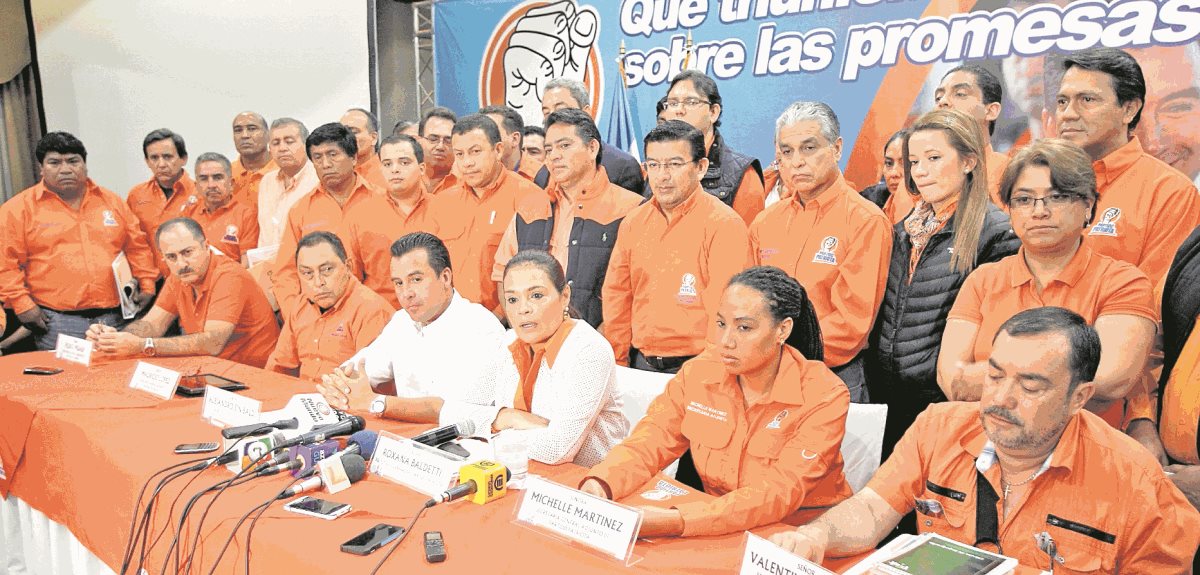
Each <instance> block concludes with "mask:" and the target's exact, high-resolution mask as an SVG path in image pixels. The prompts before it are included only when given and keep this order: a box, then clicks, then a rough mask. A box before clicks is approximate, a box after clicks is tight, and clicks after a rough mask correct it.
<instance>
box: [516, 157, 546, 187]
mask: <svg viewBox="0 0 1200 575" xmlns="http://www.w3.org/2000/svg"><path fill="white" fill-rule="evenodd" d="M541 169H542V163H541V162H539V161H537V160H535V159H533V156H530V155H529V154H521V161H520V162H518V163H517V173H518V174H521V175H522V176H524V177H525V179H526V180H529V181H533V178H535V177H536V176H537V173H538V171H539V170H541Z"/></svg>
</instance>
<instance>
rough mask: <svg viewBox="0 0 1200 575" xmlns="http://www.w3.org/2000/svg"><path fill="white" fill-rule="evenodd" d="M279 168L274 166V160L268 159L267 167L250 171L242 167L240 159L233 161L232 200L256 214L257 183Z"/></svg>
mask: <svg viewBox="0 0 1200 575" xmlns="http://www.w3.org/2000/svg"><path fill="white" fill-rule="evenodd" d="M278 169H279V166H277V165H275V160H273V159H268V160H267V165H265V166H263V167H261V168H259V169H257V170H254V171H250V170H247V169H246V168H245V166H243V165H242V160H241V158H238V159H236V160H234V161H233V165H232V171H233V199H234V200H236V201H238V202H241V203H242V204H243V205H246V206H252V207H253V208H254V210H255V213H258V183H259V182H261V181H262V179H263V176H265V175H266V174H267V172H270V171H271V170H278Z"/></svg>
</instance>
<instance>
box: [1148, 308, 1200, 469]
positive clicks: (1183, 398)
mask: <svg viewBox="0 0 1200 575" xmlns="http://www.w3.org/2000/svg"><path fill="white" fill-rule="evenodd" d="M1197 389H1200V329H1193V330H1192V333H1191V334H1190V335H1188V339H1187V342H1186V343H1184V344H1183V349H1182V350H1180V352H1179V358H1178V359H1177V360H1176V361H1175V367H1174V368H1173V369H1172V370H1171V375H1170V376H1168V377H1167V384H1166V386H1165V387H1164V388H1163V389H1162V390H1161V392H1162V394H1163V396H1162V417H1161V419H1160V423H1159V429H1158V432H1159V434H1160V435H1161V436H1162V442H1163V448H1165V449H1166V450H1167V454H1168V455H1170V456H1171V459H1174V460H1175V461H1178V462H1180V463H1186V464H1188V465H1200V453H1197V448H1196V439H1197V437H1198V436H1200V393H1196V390H1197Z"/></svg>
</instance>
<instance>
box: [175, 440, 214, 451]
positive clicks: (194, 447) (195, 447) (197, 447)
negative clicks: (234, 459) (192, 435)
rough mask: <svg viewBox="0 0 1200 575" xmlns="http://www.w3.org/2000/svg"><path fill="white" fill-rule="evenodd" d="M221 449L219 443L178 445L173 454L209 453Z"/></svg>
mask: <svg viewBox="0 0 1200 575" xmlns="http://www.w3.org/2000/svg"><path fill="white" fill-rule="evenodd" d="M219 447H221V445H220V444H219V443H216V442H212V441H208V442H205V443H180V444H179V445H176V446H175V453H211V452H213V451H216V450H217V448H219Z"/></svg>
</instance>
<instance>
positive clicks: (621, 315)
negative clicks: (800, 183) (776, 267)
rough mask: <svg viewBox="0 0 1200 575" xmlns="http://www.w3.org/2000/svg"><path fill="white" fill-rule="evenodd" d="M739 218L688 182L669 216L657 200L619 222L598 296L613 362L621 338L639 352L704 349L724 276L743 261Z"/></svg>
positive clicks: (623, 351) (744, 241) (624, 360)
mask: <svg viewBox="0 0 1200 575" xmlns="http://www.w3.org/2000/svg"><path fill="white" fill-rule="evenodd" d="M748 246H749V238H748V235H747V232H746V224H745V222H743V221H742V219H741V217H739V216H738V214H737V212H734V211H733V210H732V209H730V208H729V206H726V205H725V204H724V203H722V202H721V200H719V199H717V198H716V197H715V196H713V195H711V194H709V193H707V192H705V191H704V190H703V189H701V188H700V186H699V185H697V186H696V189H695V191H694V192H693V193H692V195H691V196H690V197H689V198H688V199H686V200H684V201H683V203H682V204H680V205H679V206H677V207H676V208H675V210H674V213H673V214H672V215H671V217H670V218H668V217H667V215H666V214H665V213H663V211H662V209H661V208H659V207H658V200H657V199H656V198H651V199H650V201H648V202H646V203H644V204H642V205H640V206H638V207H636V208H634V209H633V211H631V212H629V215H627V216H625V219H624V220H623V221H622V222H621V227H620V228H619V230H618V232H617V243H616V245H614V246H613V252H612V257H611V258H610V259H609V260H608V274H607V276H606V277H605V279H604V289H603V290H602V291H601V299H602V300H603V301H604V336H605V338H607V339H608V341H609V343H611V344H612V346H613V354H614V355H615V356H616V360H617V364H619V365H629V346H630V345H632V346H633V347H635V348H637V349H638V350H639V351H641V352H642V353H643V354H644V355H648V356H661V357H680V356H688V355H697V354H699V353H700V352H701V351H703V350H704V346H705V342H706V334H707V333H708V332H709V330H710V329H711V327H712V324H713V320H714V318H715V317H716V310H717V306H719V305H720V302H721V294H722V293H724V292H725V287H726V285H727V284H728V283H729V279H730V278H732V277H733V276H734V274H736V273H738V272H740V271H742V270H743V269H744V268H745V267H746V263H747V261H748V257H747V256H748V255H749V249H748Z"/></svg>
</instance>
